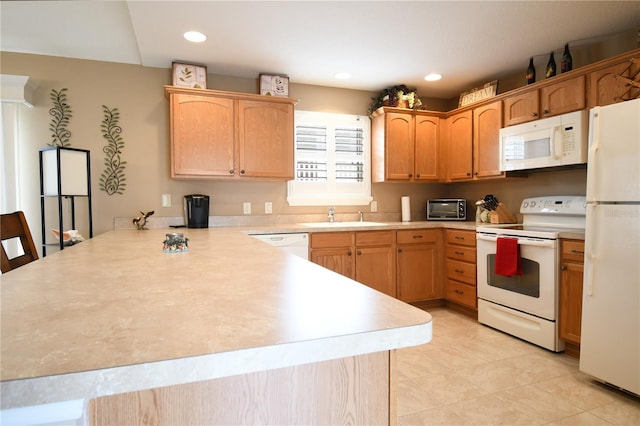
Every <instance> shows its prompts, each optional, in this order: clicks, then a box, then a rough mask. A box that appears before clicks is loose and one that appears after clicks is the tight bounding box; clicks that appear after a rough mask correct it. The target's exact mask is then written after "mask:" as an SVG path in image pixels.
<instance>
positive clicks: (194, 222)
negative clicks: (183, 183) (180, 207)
mask: <svg viewBox="0 0 640 426" xmlns="http://www.w3.org/2000/svg"><path fill="white" fill-rule="evenodd" d="M184 223H185V224H186V225H187V228H208V227H209V196H208V195H202V194H193V195H185V196H184Z"/></svg>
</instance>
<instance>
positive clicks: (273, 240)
mask: <svg viewBox="0 0 640 426" xmlns="http://www.w3.org/2000/svg"><path fill="white" fill-rule="evenodd" d="M249 235H250V236H252V237H253V238H256V239H258V240H260V241H264V242H265V243H267V244H269V245H272V246H274V247H278V248H280V249H281V250H284V251H286V252H287V253H291V254H293V255H296V256H298V257H301V258H303V259H305V260H308V259H309V234H307V233H306V232H304V233H303V232H299V233H295V234H249Z"/></svg>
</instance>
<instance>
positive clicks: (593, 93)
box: [587, 62, 640, 108]
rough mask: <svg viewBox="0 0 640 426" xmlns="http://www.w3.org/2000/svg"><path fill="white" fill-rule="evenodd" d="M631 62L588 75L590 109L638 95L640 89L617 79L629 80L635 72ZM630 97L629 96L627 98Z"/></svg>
mask: <svg viewBox="0 0 640 426" xmlns="http://www.w3.org/2000/svg"><path fill="white" fill-rule="evenodd" d="M632 68H634V67H633V66H632V63H631V62H623V63H621V64H616V65H612V66H610V67H607V68H604V69H601V70H599V71H594V72H592V73H590V74H589V75H588V83H589V86H588V89H587V90H588V93H589V96H588V98H589V108H593V107H595V106H605V105H611V104H615V103H618V102H622V101H623V100H625V99H629V98H633V97H634V96H637V95H638V91H640V89H638V88H632V87H630V86H629V85H628V84H627V82H625V81H623V80H621V79H619V78H617V76H623V77H627V78H629V77H630V76H631V75H632V73H633V71H634V70H632ZM625 95H628V96H625Z"/></svg>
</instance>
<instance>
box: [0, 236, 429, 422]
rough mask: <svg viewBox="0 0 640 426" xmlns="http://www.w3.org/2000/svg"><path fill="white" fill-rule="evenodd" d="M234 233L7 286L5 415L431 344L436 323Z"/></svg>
mask: <svg viewBox="0 0 640 426" xmlns="http://www.w3.org/2000/svg"><path fill="white" fill-rule="evenodd" d="M287 229H289V228H287ZM176 231H177V232H183V233H184V234H185V236H187V237H188V238H189V239H190V242H189V251H188V252H186V253H176V254H168V253H163V252H162V242H163V241H164V239H165V234H166V233H168V232H176ZM239 231H240V230H239V229H230V228H218V229H216V228H209V229H179V230H166V229H152V230H146V231H136V230H122V231H112V232H108V233H105V234H102V235H99V236H97V237H95V238H92V239H90V240H87V241H85V242H83V243H82V244H78V245H75V246H72V247H68V248H66V249H65V250H63V251H62V252H59V253H56V254H53V255H50V256H47V257H45V258H43V259H40V260H38V261H36V262H32V263H30V264H28V265H25V266H23V267H21V268H19V269H17V270H15V271H12V272H9V273H7V274H5V275H2V276H1V278H0V279H1V283H0V286H1V287H0V290H1V296H2V298H1V303H2V305H1V308H2V311H1V332H2V334H1V339H2V340H1V351H2V352H1V357H2V363H1V380H2V383H1V389H0V391H1V394H2V400H1V401H2V409H7V408H12V407H20V406H28V405H36V404H44V403H49V402H57V401H66V400H72V399H86V398H92V397H97V396H102V395H110V394H116V393H123V392H130V391H135V390H140V389H149V388H155V387H160V386H167V385H174V384H182V383H188V382H193V381H198V380H209V379H214V378H219V377H226V376H231V375H238V374H245V373H248V372H253V371H261V370H267V369H273V368H280V367H287V366H293V365H300V364H304V363H309V362H319V361H323V360H328V359H336V358H342V357H347V356H353V355H360V354H365V353H371V352H378V351H385V350H390V349H395V348H400V347H406V346H413V345H419V344H423V343H426V342H429V341H430V340H431V316H430V315H429V314H428V313H426V312H424V311H422V310H419V309H417V308H415V307H412V306H410V305H408V304H406V303H403V302H401V301H399V300H396V299H394V298H391V297H388V296H386V295H383V294H382V293H379V292H376V291H374V290H372V289H370V288H368V287H366V286H364V285H361V284H359V283H357V282H355V281H352V280H350V279H348V278H346V277H343V276H340V275H338V274H335V273H333V272H331V271H328V270H326V269H324V268H322V267H320V266H317V265H315V264H312V263H310V262H307V261H304V260H302V259H299V258H297V257H295V256H292V255H289V254H286V253H283V252H281V251H280V250H277V249H275V248H273V247H270V246H268V245H266V244H263V243H262V242H260V241H257V240H255V239H253V238H251V237H249V236H247V235H245V233H243V232H239ZM309 231H311V230H309Z"/></svg>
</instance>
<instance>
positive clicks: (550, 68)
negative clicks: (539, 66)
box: [546, 52, 556, 78]
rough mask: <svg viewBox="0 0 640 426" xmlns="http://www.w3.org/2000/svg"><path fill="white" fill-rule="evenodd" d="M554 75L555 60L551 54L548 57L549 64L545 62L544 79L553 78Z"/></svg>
mask: <svg viewBox="0 0 640 426" xmlns="http://www.w3.org/2000/svg"><path fill="white" fill-rule="evenodd" d="M554 75H556V59H555V58H554V57H553V52H551V55H549V62H547V73H546V77H547V78H549V77H553V76H554Z"/></svg>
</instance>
